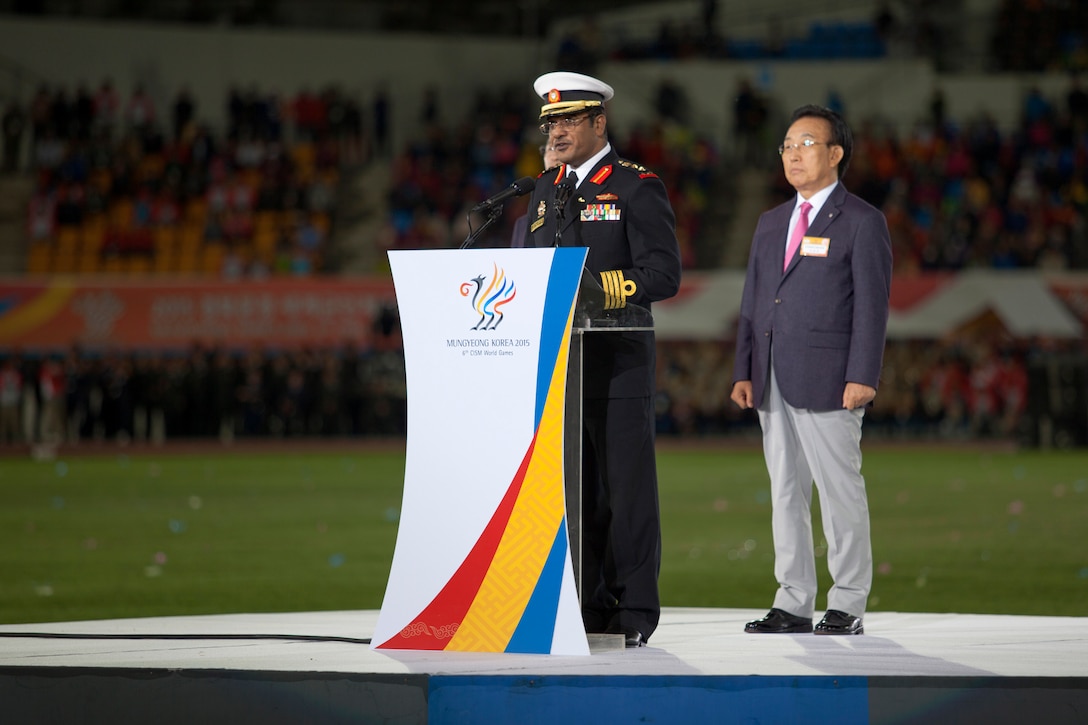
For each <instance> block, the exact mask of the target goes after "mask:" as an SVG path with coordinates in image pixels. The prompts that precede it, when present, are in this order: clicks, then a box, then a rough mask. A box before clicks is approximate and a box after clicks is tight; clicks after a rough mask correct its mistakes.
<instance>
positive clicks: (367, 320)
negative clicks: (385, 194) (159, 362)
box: [0, 278, 395, 349]
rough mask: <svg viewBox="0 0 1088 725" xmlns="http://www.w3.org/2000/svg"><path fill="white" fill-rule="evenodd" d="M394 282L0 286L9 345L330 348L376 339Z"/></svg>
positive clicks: (2, 329) (1, 337)
mask: <svg viewBox="0 0 1088 725" xmlns="http://www.w3.org/2000/svg"><path fill="white" fill-rule="evenodd" d="M394 304H395V297H394V293H393V284H392V282H391V281H389V280H380V279H368V278H359V279H351V280H340V279H316V280H313V279H311V280H297V281H296V280H269V281H259V282H245V283H237V282H234V283H230V282H206V283H200V282H158V281H156V282H154V283H151V282H146V281H142V282H127V281H111V282H97V281H93V280H86V279H81V280H73V279H59V278H58V279H50V280H45V281H26V282H24V281H12V280H3V281H0V347H2V348H6V349H13V348H24V349H60V348H66V347H69V346H71V345H73V344H79V345H82V346H85V347H95V348H103V347H110V348H119V349H133V348H140V349H147V348H184V347H188V346H189V345H191V344H193V343H195V342H199V343H204V344H217V345H225V346H230V347H242V346H248V345H252V344H264V345H269V346H299V345H330V344H342V343H345V342H354V341H361V340H365V339H367V338H369V337H370V336H371V334H372V331H373V327H374V321H375V319H376V318H377V317H378V315H379V313H380V311H381V310H382V308H383V307H387V306H392V305H394Z"/></svg>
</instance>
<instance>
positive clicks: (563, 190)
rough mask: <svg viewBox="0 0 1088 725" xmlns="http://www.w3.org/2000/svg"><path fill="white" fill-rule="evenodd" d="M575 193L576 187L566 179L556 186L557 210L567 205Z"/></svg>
mask: <svg viewBox="0 0 1088 725" xmlns="http://www.w3.org/2000/svg"><path fill="white" fill-rule="evenodd" d="M573 193H574V185H572V184H571V183H570V182H569V181H567V180H566V179H563V180H562V181H560V182H559V183H558V184H556V185H555V207H556V209H562V208H563V206H564V205H565V204H566V203H567V199H570V195H571V194H573Z"/></svg>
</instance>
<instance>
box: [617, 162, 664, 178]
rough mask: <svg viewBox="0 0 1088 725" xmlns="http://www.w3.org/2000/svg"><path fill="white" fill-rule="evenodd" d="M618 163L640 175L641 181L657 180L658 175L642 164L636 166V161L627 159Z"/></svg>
mask: <svg viewBox="0 0 1088 725" xmlns="http://www.w3.org/2000/svg"><path fill="white" fill-rule="evenodd" d="M616 163H618V164H619V165H620V166H622V167H624V168H625V169H630V170H631V171H634V172H635V173H637V174H638V176H639V178H640V179H656V178H657V174H655V173H654V172H652V171H650V170H649V169H647V168H646V167H645V166H643V165H642V164H636V163H635V162H634V161H628V160H627V159H619V160H617V162H616Z"/></svg>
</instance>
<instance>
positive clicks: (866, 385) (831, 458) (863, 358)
mask: <svg viewBox="0 0 1088 725" xmlns="http://www.w3.org/2000/svg"><path fill="white" fill-rule="evenodd" d="M852 151H853V137H852V134H851V132H850V128H849V126H847V124H846V122H845V121H843V119H842V117H840V116H839V115H838V114H837V113H835V112H834V111H830V110H828V109H826V108H821V107H819V106H811V105H810V106H802V107H801V108H798V109H797V110H796V111H794V113H793V116H792V118H791V119H790V125H789V130H787V131H786V136H785V138H784V139H783V142H782V145H781V146H779V153H780V154H781V156H782V169H783V171H784V172H785V175H786V178H787V179H788V181H789V183H790V185H791V186H793V187H794V188H795V189H796V190H797V196H796V198H795V199H792V200H790V201H789V202H786V203H785V204H782V205H781V206H779V207H776V208H774V209H771V210H770V211H767V212H765V213H764V214H763V215H762V216H761V217H760V218H759V223H758V224H757V226H756V230H755V234H754V236H753V238H752V247H751V251H750V253H749V258H748V272H747V277H746V278H745V284H744V293H743V296H742V300H741V311H740V321H739V323H738V326H737V346H736V361H735V367H734V372H733V390H732V394H731V398H732V399H733V401H734V402H735V403H736V404H737V405H739V406H740V407H741V408H755V409H756V411H757V413H758V416H759V423H760V427H761V428H762V429H763V451H764V457H765V458H766V462H767V472H768V474H769V475H770V480H771V505H772V517H771V528H772V533H773V536H774V550H775V565H774V572H775V577H776V578H777V580H778V591H777V593H776V594H775V598H774V604H773V606H772V608H771V610H770V612H769V613H768V614H767V615H766V616H765V617H763V618H762V619H757V620H755V621H752V622H749V623H748V624H747V625H746V626H745V631H746V632H750V633H755V634H764V633H768V634H775V633H794V632H812V631H815V632H816V634H862V633H863V632H864V626H863V623H862V618H863V617H864V614H865V605H866V601H867V600H868V596H869V589H870V587H871V584H872V571H873V563H872V549H871V546H870V541H869V509H868V503H867V501H866V495H865V480H864V478H863V477H862V475H861V424H862V418H863V417H864V411H865V407H866V406H867V405H869V404H870V403H871V402H872V400H873V398H874V397H875V396H876V388H877V384H878V381H879V378H880V367H881V363H882V361H883V355H884V341H885V333H886V330H887V324H888V298H889V294H890V289H891V272H892V252H891V240H890V238H889V235H888V226H887V223H886V221H885V219H884V215H883V214H882V213H881V212H880V211H879V210H877V209H875V208H873V207H872V206H870V205H869V204H867V203H865V202H864V201H862V200H861V199H860V198H858V197H857V196H854V195H853V194H851V193H849V192H848V191H847V190H846V187H845V186H843V185H842V182H841V179H842V176H843V175H844V174H845V173H846V169H847V166H848V164H849V162H850V155H851V152H852ZM806 227H807V228H806ZM813 481H815V483H816V488H817V490H818V491H819V492H820V510H821V517H822V520H823V527H824V533H825V535H826V538H827V542H828V545H827V565H828V570H829V572H830V574H831V577H832V580H833V582H834V584H833V586H832V587H831V589H830V591H829V592H828V594H827V612H826V614H825V615H824V617H823V619H822V620H821V621H820V622H819V623H818V624H817V625H816V627H815V630H813V626H812V619H813V614H814V612H815V608H816V564H815V555H814V551H813V540H812V521H811V514H810V512H811V503H812V484H813Z"/></svg>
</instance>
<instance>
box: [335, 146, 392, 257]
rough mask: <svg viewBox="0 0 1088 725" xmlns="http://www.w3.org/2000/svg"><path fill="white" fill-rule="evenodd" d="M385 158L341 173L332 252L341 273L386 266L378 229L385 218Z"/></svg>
mask: <svg viewBox="0 0 1088 725" xmlns="http://www.w3.org/2000/svg"><path fill="white" fill-rule="evenodd" d="M389 179H390V169H389V162H388V161H386V160H383V159H375V160H373V161H371V162H369V163H367V164H365V165H363V166H360V167H358V168H357V169H354V170H353V171H351V172H350V173H347V174H345V175H344V180H343V182H342V184H341V188H340V190H339V193H338V195H337V200H336V212H335V218H336V220H337V221H336V225H337V230H338V231H337V233H336V236H335V240H334V244H335V254H336V258H337V265H336V268H337V271H338V272H340V273H342V274H373V273H375V272H378V271H380V270H384V269H387V265H386V261H385V257H384V255H383V254H382V252H383V250H382V249H381V245H380V239H381V230H382V227H383V226H384V225H385V223H386V220H387V218H388V215H389V214H388V209H387V206H386V199H388V198H389Z"/></svg>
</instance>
